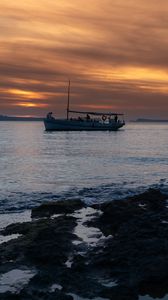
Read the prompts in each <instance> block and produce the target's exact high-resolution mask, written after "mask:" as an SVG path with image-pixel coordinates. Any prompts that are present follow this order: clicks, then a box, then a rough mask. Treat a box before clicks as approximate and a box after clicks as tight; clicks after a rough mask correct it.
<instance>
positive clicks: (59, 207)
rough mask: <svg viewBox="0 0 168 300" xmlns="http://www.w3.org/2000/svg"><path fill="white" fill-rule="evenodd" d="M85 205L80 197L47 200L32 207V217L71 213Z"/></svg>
mask: <svg viewBox="0 0 168 300" xmlns="http://www.w3.org/2000/svg"><path fill="white" fill-rule="evenodd" d="M84 206H85V205H84V203H83V202H82V201H81V200H80V199H75V200H62V201H55V202H47V203H43V204H41V205H40V206H38V207H35V208H33V209H32V218H41V217H49V216H52V215H54V214H71V213H73V212H74V211H75V210H78V209H81V208H83V207H84Z"/></svg>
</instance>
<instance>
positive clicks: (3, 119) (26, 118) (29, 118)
mask: <svg viewBox="0 0 168 300" xmlns="http://www.w3.org/2000/svg"><path fill="white" fill-rule="evenodd" d="M0 121H43V118H36V117H11V116H4V115H0Z"/></svg>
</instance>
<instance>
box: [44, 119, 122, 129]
mask: <svg viewBox="0 0 168 300" xmlns="http://www.w3.org/2000/svg"><path fill="white" fill-rule="evenodd" d="M124 125H125V122H124V121H123V122H121V121H118V122H113V123H100V122H95V121H78V120H62V119H51V120H49V119H44V126H45V130H46V131H83V130H85V131H107V130H108V131H117V130H118V129H119V128H121V127H123V126H124Z"/></svg>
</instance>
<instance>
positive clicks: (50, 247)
mask: <svg viewBox="0 0 168 300" xmlns="http://www.w3.org/2000/svg"><path fill="white" fill-rule="evenodd" d="M166 200H167V196H166V195H163V194H162V193H160V192H159V191H157V190H149V191H147V192H146V193H143V194H141V195H137V196H134V197H130V198H128V199H125V200H120V201H119V200H118V201H112V202H108V203H103V204H101V205H94V208H98V209H101V210H102V214H101V215H99V214H96V213H95V214H94V216H92V220H91V221H88V222H87V223H85V226H86V224H87V225H88V226H93V227H98V228H99V229H100V230H101V231H102V232H103V233H104V234H105V235H106V236H107V238H104V239H101V240H100V242H99V243H98V244H97V245H96V246H95V247H91V246H89V245H87V244H86V243H84V242H83V243H81V244H79V245H74V244H73V243H72V242H73V240H77V239H78V237H77V236H76V235H75V234H74V229H75V226H76V224H77V217H73V216H68V215H67V214H72V213H73V212H75V211H76V210H79V209H81V208H83V207H84V204H83V203H82V202H81V201H78V200H74V201H63V202H60V201H59V202H54V203H50V204H44V205H41V206H40V207H39V208H36V209H33V212H32V216H33V217H36V218H37V217H44V216H45V217H47V218H43V219H38V220H33V221H32V222H27V223H24V224H12V225H10V226H8V227H7V228H6V229H5V230H3V231H2V232H1V233H3V234H6V235H8V234H13V233H19V234H22V236H21V237H19V238H18V239H17V240H11V241H10V242H8V243H4V244H2V245H0V262H1V265H0V273H4V272H6V271H7V270H9V269H11V268H12V266H11V265H13V268H16V267H17V268H18V267H19V265H20V266H21V265H24V266H27V267H28V268H29V267H30V268H34V269H36V270H37V274H36V275H35V276H34V278H32V279H31V280H30V282H29V283H28V284H27V286H25V287H24V289H23V290H22V291H21V292H20V293H19V294H18V295H11V294H10V293H5V294H1V299H2V300H7V299H9V300H10V299H11V300H13V299H16V300H20V299H21V300H28V299H32V300H43V299H47V300H48V299H49V300H53V299H58V300H59V299H60V300H64V299H65V300H71V299H72V297H71V296H70V295H67V294H68V293H74V294H77V295H79V296H81V297H83V298H89V299H91V298H95V297H103V298H107V299H112V300H113V299H115V300H127V299H128V300H136V299H138V294H139V293H142V294H144V295H145V293H148V294H150V295H164V293H165V291H166V289H165V286H166V285H164V287H163V284H162V283H163V282H167V279H168V209H167V201H166ZM53 214H61V216H59V217H57V218H49V216H51V215H53ZM109 235H110V236H109ZM70 257H71V258H72V266H71V268H68V267H67V266H66V264H65V263H66V261H67V260H69V258H70ZM11 260H12V261H13V262H10V261H11ZM5 268H6V269H5ZM5 270H6V271H5ZM104 278H105V279H107V280H108V281H109V282H112V281H115V282H117V284H118V285H117V286H113V287H108V286H105V285H103V284H102V279H104ZM55 283H57V284H59V285H60V286H61V287H62V288H61V290H59V289H56V290H55V291H54V292H53V291H51V286H52V285H53V284H55ZM156 285H158V286H161V288H162V292H160V294H157V293H153V294H152V292H153V291H154V288H153V287H154V286H156ZM149 287H151V289H150V288H149ZM163 288H164V292H163Z"/></svg>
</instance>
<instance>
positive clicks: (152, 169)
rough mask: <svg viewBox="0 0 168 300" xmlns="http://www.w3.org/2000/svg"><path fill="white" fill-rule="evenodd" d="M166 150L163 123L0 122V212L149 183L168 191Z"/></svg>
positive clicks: (105, 196)
mask: <svg viewBox="0 0 168 300" xmlns="http://www.w3.org/2000/svg"><path fill="white" fill-rule="evenodd" d="M167 149H168V124H147V123H146V124H145V123H143V124H140V123H128V124H127V125H126V126H125V128H124V129H122V130H120V131H118V132H53V133H47V132H45V131H44V127H43V124H42V123H41V122H40V123H38V122H0V168H1V172H0V212H2V213H4V212H9V211H20V210H25V209H29V208H31V207H32V206H36V205H38V204H39V203H40V202H43V201H45V200H53V199H65V198H67V199H68V198H74V197H75V198H80V199H82V200H84V201H86V202H98V201H101V202H102V201H107V200H109V199H119V198H123V197H125V196H128V195H132V194H135V193H139V192H141V191H144V190H146V189H148V188H150V187H155V188H159V189H161V190H163V191H165V192H168V178H167V175H168V151H167Z"/></svg>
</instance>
